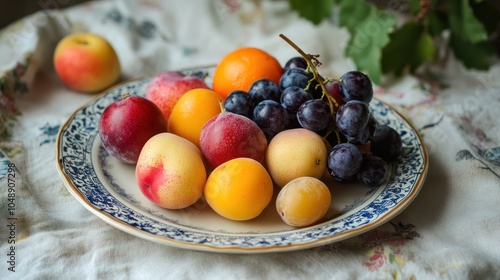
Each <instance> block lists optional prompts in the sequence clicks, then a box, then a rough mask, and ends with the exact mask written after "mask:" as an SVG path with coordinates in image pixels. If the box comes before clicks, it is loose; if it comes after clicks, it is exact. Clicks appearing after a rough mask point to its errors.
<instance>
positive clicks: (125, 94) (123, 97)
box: [120, 92, 130, 100]
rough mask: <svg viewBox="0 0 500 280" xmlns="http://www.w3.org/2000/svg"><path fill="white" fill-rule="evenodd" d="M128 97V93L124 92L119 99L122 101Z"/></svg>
mask: <svg viewBox="0 0 500 280" xmlns="http://www.w3.org/2000/svg"><path fill="white" fill-rule="evenodd" d="M129 97H130V93H128V92H125V93H124V94H122V96H121V97H120V100H124V99H127V98H129Z"/></svg>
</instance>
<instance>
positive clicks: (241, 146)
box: [200, 112, 267, 168]
mask: <svg viewBox="0 0 500 280" xmlns="http://www.w3.org/2000/svg"><path fill="white" fill-rule="evenodd" d="M200 148H201V152H202V154H203V156H204V157H205V159H206V160H207V162H208V163H209V164H210V165H211V166H212V167H214V168H215V167H217V166H219V165H221V164H222V163H224V162H226V161H228V160H231V159H234V158H240V157H246V158H251V159H254V160H257V161H259V162H262V161H263V159H264V155H265V153H266V148H267V138H266V136H265V134H264V132H262V130H261V129H260V128H259V126H258V125H257V124H256V123H255V122H254V121H252V120H251V119H249V118H247V117H245V116H242V115H238V114H235V113H231V112H223V113H220V114H218V115H217V116H215V117H213V118H211V119H210V120H209V121H207V123H205V125H204V126H203V128H202V129H201V134H200Z"/></svg>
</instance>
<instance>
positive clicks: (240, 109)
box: [224, 90, 254, 118]
mask: <svg viewBox="0 0 500 280" xmlns="http://www.w3.org/2000/svg"><path fill="white" fill-rule="evenodd" d="M253 108H254V103H253V100H252V98H251V97H250V95H248V93H247V92H245V91H242V90H235V91H233V92H231V93H230V94H229V95H228V96H227V97H226V100H225V101H224V109H225V110H226V111H228V112H231V113H235V114H239V115H242V116H245V117H247V118H252V115H253Z"/></svg>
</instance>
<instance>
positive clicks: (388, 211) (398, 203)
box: [56, 68, 428, 253]
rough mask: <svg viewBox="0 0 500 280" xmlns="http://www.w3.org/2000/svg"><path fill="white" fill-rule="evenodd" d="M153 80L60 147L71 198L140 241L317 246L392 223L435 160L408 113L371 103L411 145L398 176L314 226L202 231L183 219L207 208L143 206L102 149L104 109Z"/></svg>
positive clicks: (221, 246) (82, 116) (216, 246)
mask: <svg viewBox="0 0 500 280" xmlns="http://www.w3.org/2000/svg"><path fill="white" fill-rule="evenodd" d="M185 72H186V73H192V74H193V73H194V74H195V75H200V76H205V75H206V79H207V83H208V84H210V77H211V74H212V72H213V68H201V69H190V70H186V71H185ZM150 80H151V78H146V79H142V80H137V81H131V82H127V83H125V84H122V85H119V86H117V87H114V88H112V89H110V90H108V91H107V92H105V93H104V94H102V95H100V96H99V97H97V98H95V99H94V100H92V101H91V102H90V103H88V104H86V105H84V106H83V107H82V108H80V109H79V110H77V111H76V112H75V113H74V114H73V115H72V116H71V117H70V118H69V119H68V121H67V122H66V123H65V124H64V125H63V126H62V127H61V129H60V132H59V135H58V137H57V145H56V149H57V161H58V162H57V166H58V169H59V172H60V174H61V177H62V178H63V181H64V182H65V183H66V186H67V188H68V190H69V191H70V192H71V194H73V195H74V196H75V198H77V200H78V201H79V202H80V203H82V204H83V205H84V206H85V207H87V208H88V209H89V210H90V211H91V212H92V213H94V214H95V215H97V216H98V217H100V218H101V219H103V220H104V221H106V222H108V223H109V224H111V225H113V226H115V227H117V228H119V229H120V230H123V231H125V232H128V233H130V234H133V235H135V236H138V237H141V238H145V239H148V240H152V241H155V242H159V243H162V244H167V245H171V246H176V247H181V248H187V249H194V250H203V251H214V252H238V253H256V252H277V251H289V250H298V249H304V248H310V247H315V246H320V245H325V244H328V243H333V242H337V241H340V240H343V239H346V238H349V237H352V236H356V235H359V234H361V233H363V232H366V231H368V230H370V229H373V228H375V227H378V226H380V225H382V224H383V223H385V222H387V221H389V219H391V218H393V217H394V216H396V215H397V214H399V213H400V212H401V211H403V210H404V209H405V208H406V207H407V206H408V205H409V204H410V203H411V201H413V199H414V198H415V197H416V196H417V194H418V192H419V191H420V189H421V187H422V185H423V183H424V181H425V177H426V174H427V170H428V157H427V152H426V150H425V147H424V145H423V142H422V139H421V138H420V136H419V135H418V133H417V132H416V130H415V129H414V128H413V127H412V125H411V124H409V123H408V121H406V120H405V119H404V118H403V117H402V116H401V115H399V114H398V113H397V112H396V111H394V110H393V109H392V108H391V107H389V106H388V105H386V104H384V103H382V102H380V101H378V100H376V99H374V100H373V101H372V102H371V104H370V110H371V112H372V114H373V116H374V117H375V118H376V119H377V121H379V122H380V123H383V124H387V125H390V126H391V127H393V128H394V129H396V130H397V131H398V132H399V133H400V135H401V136H402V140H403V147H404V151H403V155H402V156H401V157H400V159H398V160H397V161H395V162H394V163H392V165H391V167H392V168H391V175H390V177H389V178H388V180H387V182H386V183H385V184H383V185H382V186H381V187H379V188H377V189H375V190H373V189H364V190H361V192H360V194H361V197H356V199H354V200H352V201H351V202H349V203H347V204H346V205H341V206H339V209H340V210H338V211H337V213H336V214H335V215H332V216H329V217H328V218H327V219H325V220H323V221H322V222H320V223H318V224H316V225H313V226H310V227H306V228H299V229H295V228H289V227H277V228H272V229H265V230H261V229H260V228H259V225H258V224H256V223H254V224H250V226H248V227H246V228H245V229H243V230H234V231H233V230H231V226H229V227H226V228H225V227H224V226H221V227H217V226H214V227H213V228H212V227H211V226H207V225H203V226H201V225H200V226H199V225H197V224H194V223H193V222H192V221H193V220H190V219H180V218H179V217H182V215H183V214H189V213H190V211H191V212H193V211H194V212H195V213H201V212H200V211H199V209H188V210H182V211H184V212H182V211H181V212H169V211H163V212H162V210H161V209H158V208H154V207H152V206H150V205H146V204H147V202H141V201H140V200H141V198H140V196H137V195H134V194H131V193H130V188H128V187H127V186H122V185H120V184H122V183H120V182H118V181H119V179H120V177H122V176H123V175H127V176H132V175H130V174H120V173H117V172H116V171H115V170H114V169H113V165H117V164H110V163H109V162H110V161H112V160H113V159H112V158H111V157H110V156H109V155H108V154H107V153H106V152H105V151H104V149H102V146H101V144H100V139H99V137H98V122H99V118H100V115H101V113H102V111H103V110H104V109H105V108H106V107H107V106H108V105H109V104H111V103H112V102H114V101H115V100H117V99H118V98H120V97H121V96H122V95H123V94H124V93H126V92H127V93H129V94H132V95H144V92H145V89H146V87H147V85H148V83H149V81H150ZM120 168H121V167H120ZM125 168H128V169H125V170H128V171H127V172H128V173H133V170H134V169H133V167H130V166H129V167H125ZM333 199H335V197H334V198H333ZM205 210H206V209H205ZM196 211H198V212H196ZM207 211H210V210H206V211H205V212H207ZM179 213H180V214H179ZM171 215H172V217H170V216H171ZM207 215H210V213H209V214H207ZM276 216H277V215H276ZM191 217H194V216H193V215H191ZM196 218H198V217H196ZM199 219H201V218H199ZM195 220H196V219H195ZM186 221H187V222H186ZM189 221H191V223H189ZM232 223H235V224H236V223H238V222H232Z"/></svg>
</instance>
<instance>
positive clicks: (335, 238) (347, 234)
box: [55, 66, 429, 253]
mask: <svg viewBox="0 0 500 280" xmlns="http://www.w3.org/2000/svg"><path fill="white" fill-rule="evenodd" d="M209 67H210V66H200V67H191V68H186V69H180V70H175V71H189V70H197V69H207V68H209ZM153 77H154V75H146V76H142V77H139V78H135V79H130V80H125V81H122V82H120V83H118V84H116V85H114V86H112V87H109V88H108V89H106V90H104V91H102V92H100V93H98V94H96V95H95V96H93V97H92V98H91V99H90V100H88V101H87V102H85V103H83V104H82V105H81V106H78V107H77V108H76V109H75V110H74V111H73V113H72V114H71V115H70V116H69V117H68V118H67V119H66V121H65V122H64V123H63V124H62V125H61V126H60V128H59V131H58V133H57V137H56V143H55V146H56V167H57V170H58V173H59V175H60V177H61V178H62V180H63V182H64V184H65V186H66V189H67V190H68V191H69V193H70V194H71V195H72V196H73V197H74V198H75V199H76V200H77V201H78V202H79V203H80V204H82V205H83V206H84V207H85V208H86V209H87V210H89V211H90V212H91V213H92V214H94V215H96V216H97V217H99V218H100V219H101V220H103V221H105V222H106V223H107V224H109V225H111V226H113V227H115V228H116V229H119V230H121V231H124V232H126V233H128V234H131V235H133V236H136V237H139V238H142V239H145V240H149V241H152V242H156V243H160V244H164V245H169V246H173V247H177V248H183V249H190V250H198V251H208V252H219V253H273V252H286V251H293V250H298V249H300V250H302V249H308V248H313V247H318V246H322V245H327V244H331V243H335V242H340V241H342V240H345V239H348V238H351V237H355V236H358V235H360V234H362V233H365V232H367V231H369V230H372V229H375V228H378V227H380V226H381V225H383V224H385V223H387V222H388V221H389V220H390V219H393V218H394V217H396V216H397V215H399V214H400V213H401V212H403V211H404V210H405V209H406V208H407V207H408V206H409V205H410V204H411V202H413V200H414V199H415V198H416V197H417V196H418V194H419V192H420V190H421V189H422V187H423V185H424V183H425V181H426V177H427V173H428V170H429V156H428V152H427V148H426V146H425V143H424V141H423V139H422V136H421V135H420V133H419V132H418V130H417V129H416V128H415V126H414V125H413V123H412V122H410V121H409V120H408V119H407V118H406V117H405V116H403V115H402V114H401V113H400V112H399V111H398V110H396V109H395V108H394V107H393V106H392V105H390V104H387V103H385V102H384V101H382V100H380V99H379V98H377V97H376V96H374V99H376V100H377V101H378V102H380V103H382V104H383V105H384V106H387V107H388V108H389V109H390V110H391V111H392V112H393V113H395V114H396V115H397V116H398V117H399V118H401V120H403V121H404V122H405V123H406V124H407V125H408V126H409V127H410V128H411V129H412V131H413V132H414V134H415V136H416V137H417V140H418V143H419V144H420V145H419V146H420V151H421V153H422V169H421V171H420V172H419V173H420V174H419V176H418V178H417V179H418V180H417V181H416V182H415V184H414V187H413V188H412V190H411V192H409V193H408V194H407V195H406V196H405V197H404V198H403V199H402V200H401V201H400V202H399V203H398V204H397V205H395V206H394V207H393V208H391V209H389V210H388V211H387V212H386V213H384V214H383V215H381V216H380V217H379V218H378V219H376V220H374V221H372V222H370V223H368V224H364V225H361V226H359V227H356V228H353V229H350V230H347V231H344V232H341V233H338V234H335V235H329V236H327V237H323V238H319V239H315V240H311V241H307V242H304V243H300V244H286V245H274V246H267V247H241V246H240V247H238V246H223V247H219V246H215V245H210V244H199V243H192V242H185V241H180V240H175V239H172V238H169V237H165V236H159V235H155V234H153V233H149V232H145V231H143V230H141V229H138V228H136V227H134V226H132V225H130V224H128V223H126V222H124V221H121V220H118V219H116V218H115V217H113V216H111V214H108V213H105V212H103V211H101V210H100V209H98V208H97V207H96V206H94V205H92V204H91V203H90V202H89V201H88V200H87V197H86V196H85V195H84V194H83V193H82V192H81V191H80V190H78V188H77V187H76V186H75V185H74V183H73V182H72V180H71V179H70V178H69V176H68V175H67V174H66V173H65V172H64V166H63V163H62V158H61V153H62V151H61V149H60V148H61V147H60V146H61V141H62V134H63V132H64V131H65V129H66V128H67V127H68V124H69V123H70V122H71V121H72V120H73V119H74V117H75V116H76V115H77V114H78V113H80V112H81V111H82V110H83V109H84V108H86V107H88V106H90V105H91V104H92V103H94V102H96V101H97V100H99V99H100V98H102V97H103V96H104V95H106V94H107V93H109V92H111V91H113V90H115V89H117V88H120V87H122V86H124V85H127V84H130V83H134V82H140V81H143V80H145V79H151V78H153ZM294 230H301V229H300V228H299V229H292V230H290V231H294ZM290 231H284V232H283V233H287V232H290Z"/></svg>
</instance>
